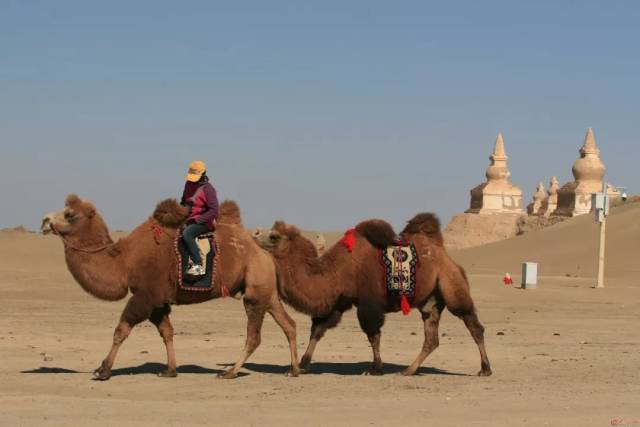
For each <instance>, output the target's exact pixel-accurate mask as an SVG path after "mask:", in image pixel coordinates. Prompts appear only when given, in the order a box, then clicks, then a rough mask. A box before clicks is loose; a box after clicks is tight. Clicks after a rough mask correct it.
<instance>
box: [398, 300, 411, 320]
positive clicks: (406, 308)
mask: <svg viewBox="0 0 640 427" xmlns="http://www.w3.org/2000/svg"><path fill="white" fill-rule="evenodd" d="M400 308H401V309H402V314H404V315H405V316H408V315H409V312H410V311H411V305H410V304H409V300H408V299H407V297H406V295H402V296H401V297H400Z"/></svg>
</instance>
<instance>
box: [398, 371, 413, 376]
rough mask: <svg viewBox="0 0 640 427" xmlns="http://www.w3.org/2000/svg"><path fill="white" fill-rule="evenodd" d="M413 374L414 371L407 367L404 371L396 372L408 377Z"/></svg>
mask: <svg viewBox="0 0 640 427" xmlns="http://www.w3.org/2000/svg"><path fill="white" fill-rule="evenodd" d="M413 374H415V371H410V370H408V369H405V370H404V371H400V372H398V375H399V376H401V377H410V376H412V375H413Z"/></svg>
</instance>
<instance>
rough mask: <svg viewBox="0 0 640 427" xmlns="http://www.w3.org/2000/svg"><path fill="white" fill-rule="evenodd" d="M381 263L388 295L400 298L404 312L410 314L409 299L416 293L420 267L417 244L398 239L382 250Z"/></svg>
mask: <svg viewBox="0 0 640 427" xmlns="http://www.w3.org/2000/svg"><path fill="white" fill-rule="evenodd" d="M380 264H381V265H382V271H383V275H384V283H385V284H386V290H387V297H396V298H400V306H401V308H402V312H403V313H405V314H408V312H409V310H410V309H411V307H410V304H409V301H408V299H410V298H414V297H415V295H416V281H417V280H416V275H417V271H418V267H419V259H418V252H417V250H416V247H415V245H414V244H413V243H410V242H407V241H404V240H397V241H396V242H395V243H394V244H393V245H391V246H388V247H386V248H385V249H381V250H380Z"/></svg>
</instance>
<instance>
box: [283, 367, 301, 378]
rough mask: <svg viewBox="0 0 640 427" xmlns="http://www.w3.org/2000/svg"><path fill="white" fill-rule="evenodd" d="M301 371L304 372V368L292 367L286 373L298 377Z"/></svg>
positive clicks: (288, 375)
mask: <svg viewBox="0 0 640 427" xmlns="http://www.w3.org/2000/svg"><path fill="white" fill-rule="evenodd" d="M301 373H302V369H295V368H291V369H290V370H289V372H287V373H286V374H285V375H286V376H287V377H291V378H296V377H299V376H300V374H301Z"/></svg>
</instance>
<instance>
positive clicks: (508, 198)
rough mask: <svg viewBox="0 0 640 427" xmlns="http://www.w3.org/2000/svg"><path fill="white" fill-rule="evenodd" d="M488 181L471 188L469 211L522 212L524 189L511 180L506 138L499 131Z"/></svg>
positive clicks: (488, 172) (477, 212)
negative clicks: (505, 147) (505, 145)
mask: <svg viewBox="0 0 640 427" xmlns="http://www.w3.org/2000/svg"><path fill="white" fill-rule="evenodd" d="M489 159H490V160H491V165H490V166H489V167H488V168H487V172H486V174H485V175H486V177H487V181H486V182H484V183H482V184H480V185H478V186H477V187H475V188H474V189H473V190H471V206H470V208H469V209H468V210H467V211H466V212H467V213H475V214H522V213H524V211H523V204H522V190H521V189H520V188H518V187H516V186H514V185H513V184H511V181H510V180H509V177H510V176H511V172H510V171H509V167H508V166H507V159H508V157H507V154H506V152H505V149H504V140H503V138H502V134H501V133H499V134H498V137H497V138H496V144H495V147H494V149H493V154H492V155H491V156H490V157H489Z"/></svg>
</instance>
